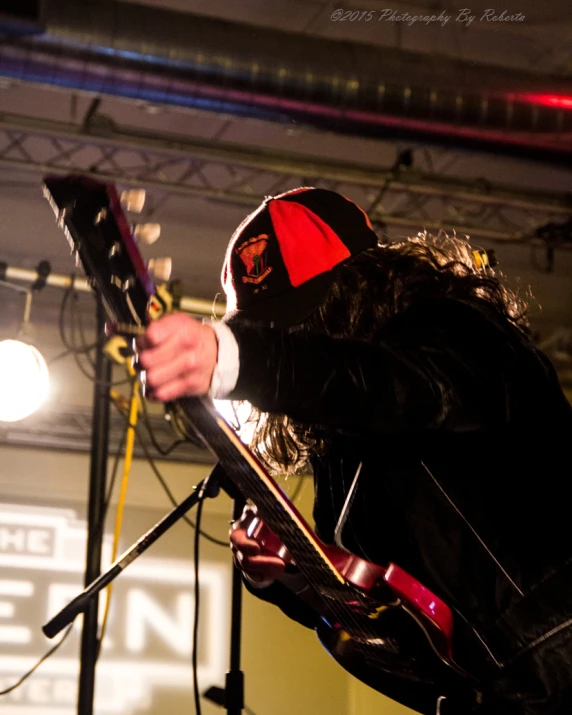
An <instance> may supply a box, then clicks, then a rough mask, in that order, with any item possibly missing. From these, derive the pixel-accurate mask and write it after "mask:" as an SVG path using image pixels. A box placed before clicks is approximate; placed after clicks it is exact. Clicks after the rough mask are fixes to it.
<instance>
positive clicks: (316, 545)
mask: <svg viewBox="0 0 572 715" xmlns="http://www.w3.org/2000/svg"><path fill="white" fill-rule="evenodd" d="M177 402H178V404H179V405H180V406H181V407H182V408H183V409H184V411H185V412H186V413H187V414H188V416H189V418H190V419H191V420H192V422H193V424H194V425H195V427H196V429H197V430H198V431H199V432H200V434H201V436H202V437H203V439H204V440H205V442H206V443H207V444H208V446H209V448H210V449H211V450H212V451H213V452H214V453H215V455H216V456H217V457H218V459H219V461H220V463H221V465H222V466H223V468H224V469H225V472H226V474H227V475H228V477H229V479H231V481H232V482H233V483H234V484H235V485H236V487H237V488H238V489H239V491H240V493H241V494H242V495H243V496H244V497H245V498H246V499H249V500H251V501H252V502H253V503H254V504H255V505H256V507H257V509H258V512H259V514H260V516H261V517H262V519H263V520H264V522H265V523H266V524H267V526H269V527H270V529H272V531H274V532H275V533H276V534H277V535H278V537H279V538H280V540H281V541H282V543H283V544H284V546H286V548H287V549H288V551H289V552H290V554H291V555H292V557H293V559H294V561H295V563H296V566H297V567H298V568H299V569H300V571H301V572H302V573H303V574H304V576H306V578H307V579H308V581H310V582H311V583H316V584H320V591H321V592H323V593H325V594H327V595H333V594H334V593H337V592H339V591H340V590H343V591H344V593H345V592H346V591H347V585H346V582H345V580H344V578H343V577H342V576H341V575H340V574H339V573H338V572H337V570H336V569H335V568H334V566H333V564H332V563H331V562H330V560H329V559H328V557H327V556H326V554H325V553H324V551H323V549H322V547H321V544H320V542H319V541H318V540H317V539H316V537H315V535H314V533H313V531H312V529H311V528H310V526H309V525H308V523H307V522H306V521H305V519H304V517H303V516H302V515H301V514H300V513H299V512H298V510H297V509H296V508H295V507H294V505H293V504H292V503H291V502H290V500H289V499H288V497H287V496H286V494H285V493H284V492H283V491H282V489H281V488H280V487H279V486H278V484H277V483H276V482H275V480H274V479H272V477H271V476H270V475H268V474H267V472H266V470H265V469H264V467H262V465H261V464H260V463H259V462H258V460H257V459H256V458H255V457H254V456H253V455H252V454H251V453H250V451H249V450H248V448H247V447H245V446H244V444H243V443H242V442H241V441H240V439H239V438H238V437H237V436H236V434H235V433H234V431H233V430H232V429H231V428H230V427H229V426H228V424H227V423H226V421H225V420H224V419H223V418H222V417H221V416H220V415H219V414H218V413H217V412H216V411H215V409H214V408H213V407H212V406H211V404H210V403H209V402H207V401H206V400H203V399H201V398H181V399H179V400H178V401H177Z"/></svg>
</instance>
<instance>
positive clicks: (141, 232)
mask: <svg viewBox="0 0 572 715" xmlns="http://www.w3.org/2000/svg"><path fill="white" fill-rule="evenodd" d="M133 235H134V236H135V238H137V239H138V240H139V241H141V243H144V244H145V245H146V246H150V245H151V244H152V243H155V241H156V240H157V239H158V238H159V236H160V235H161V224H160V223H138V224H137V225H136V226H135V228H134V229H133Z"/></svg>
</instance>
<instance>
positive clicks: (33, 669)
mask: <svg viewBox="0 0 572 715" xmlns="http://www.w3.org/2000/svg"><path fill="white" fill-rule="evenodd" d="M73 626H74V624H73V623H70V624H69V626H68V627H67V630H66V632H65V633H64V635H63V636H62V639H61V640H60V641H59V642H58V643H56V644H55V645H54V646H52V647H51V648H50V650H49V651H48V652H47V653H44V655H43V656H42V657H41V658H40V660H39V661H38V662H37V663H36V665H34V666H33V667H32V668H30V670H28V672H27V673H24V675H23V676H22V677H21V678H20V680H18V681H16V682H15V683H14V685H11V686H10V687H9V688H6V690H0V695H7V694H8V693H11V692H12V690H15V689H16V688H17V687H18V686H20V685H22V683H23V682H24V681H25V680H27V679H28V678H29V677H30V675H32V673H34V672H35V671H36V670H37V669H38V668H39V667H40V665H42V663H43V662H44V661H45V660H47V659H48V658H49V657H50V656H51V655H52V654H53V653H55V652H56V651H57V649H58V648H59V647H60V646H61V645H62V643H63V642H64V641H65V639H66V638H67V637H68V636H69V634H70V633H71V630H72V628H73Z"/></svg>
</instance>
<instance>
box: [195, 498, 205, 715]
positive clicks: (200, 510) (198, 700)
mask: <svg viewBox="0 0 572 715" xmlns="http://www.w3.org/2000/svg"><path fill="white" fill-rule="evenodd" d="M204 500H205V497H204V494H203V496H202V497H201V499H200V501H199V503H198V505H197V528H196V529H195V548H194V558H195V564H194V567H195V568H194V570H195V614H194V622H193V661H192V662H193V689H194V693H193V694H194V697H195V713H196V715H201V694H200V693H199V670H198V650H199V596H200V593H199V545H200V541H201V518H202V515H203V504H204Z"/></svg>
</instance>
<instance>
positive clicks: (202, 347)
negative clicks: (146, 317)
mask: <svg viewBox="0 0 572 715" xmlns="http://www.w3.org/2000/svg"><path fill="white" fill-rule="evenodd" d="M137 347H138V350H139V364H140V366H141V367H142V368H143V369H144V370H145V371H146V384H147V387H148V389H149V390H150V392H151V396H152V397H154V398H155V399H157V400H160V401H162V402H168V401H170V400H174V399H176V398H177V397H182V396H184V395H193V396H202V395H206V394H207V393H208V391H209V388H210V385H211V380H212V376H213V373H214V369H215V366H216V362H217V353H218V343H217V337H216V334H215V331H214V330H213V328H212V327H211V326H210V325H208V324H207V323H201V322H199V321H198V320H195V319H194V318H192V317H191V316H190V315H185V314H184V313H172V314H170V315H166V316H165V317H163V318H160V319H159V320H157V321H155V322H153V323H151V324H150V325H149V327H148V328H147V330H146V331H145V333H144V335H142V336H141V337H139V338H137Z"/></svg>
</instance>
